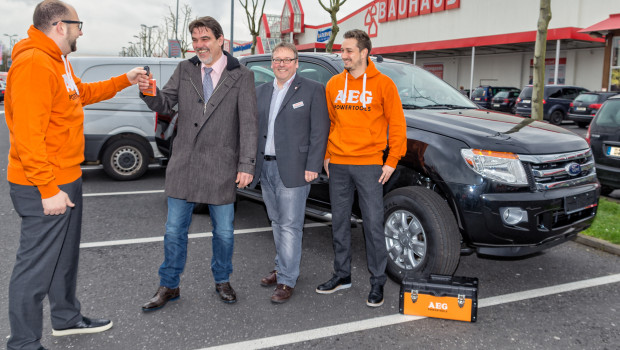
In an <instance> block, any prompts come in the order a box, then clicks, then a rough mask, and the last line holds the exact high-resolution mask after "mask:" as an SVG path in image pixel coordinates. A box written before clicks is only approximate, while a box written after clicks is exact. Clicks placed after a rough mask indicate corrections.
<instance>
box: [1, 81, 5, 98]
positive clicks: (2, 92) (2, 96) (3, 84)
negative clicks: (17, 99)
mask: <svg viewBox="0 0 620 350" xmlns="http://www.w3.org/2000/svg"><path fill="white" fill-rule="evenodd" d="M5 89H6V83H5V82H4V81H2V80H0V102H3V101H4V90H5Z"/></svg>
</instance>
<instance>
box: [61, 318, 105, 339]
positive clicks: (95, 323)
mask: <svg viewBox="0 0 620 350" xmlns="http://www.w3.org/2000/svg"><path fill="white" fill-rule="evenodd" d="M110 328H112V321H110V320H104V319H95V318H87V317H82V320H81V321H80V322H78V323H77V324H76V325H75V326H73V327H70V328H65V329H52V335H53V336H56V337H61V336H63V335H72V334H88V333H99V332H103V331H107V330H108V329H110Z"/></svg>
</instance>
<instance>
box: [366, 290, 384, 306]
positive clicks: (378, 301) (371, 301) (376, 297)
mask: <svg viewBox="0 0 620 350" xmlns="http://www.w3.org/2000/svg"><path fill="white" fill-rule="evenodd" d="M366 305H368V306H370V307H378V306H381V305H383V286H382V285H378V284H373V285H372V286H371V287H370V293H369V294H368V300H366Z"/></svg>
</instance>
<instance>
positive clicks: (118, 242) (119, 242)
mask: <svg viewBox="0 0 620 350" xmlns="http://www.w3.org/2000/svg"><path fill="white" fill-rule="evenodd" d="M329 225H330V222H315V223H311V224H306V225H304V227H305V228H311V227H322V226H329ZM266 231H271V226H268V227H257V228H248V229H243V230H235V231H234V234H235V235H241V234H244V233H254V232H266ZM187 237H188V238H189V239H193V238H204V237H213V232H203V233H190V234H189V235H188V236H187ZM163 240H164V236H159V237H146V238H133V239H121V240H116V241H102V242H89V243H81V244H80V248H99V247H110V246H117V245H128V244H142V243H152V242H161V241H163Z"/></svg>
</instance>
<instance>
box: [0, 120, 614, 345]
mask: <svg viewBox="0 0 620 350" xmlns="http://www.w3.org/2000/svg"><path fill="white" fill-rule="evenodd" d="M0 117H1V118H2V120H4V115H3V114H0ZM8 142H9V141H8V132H7V130H6V125H5V124H4V123H2V125H0V154H1V155H3V156H2V157H0V169H1V173H0V176H1V177H3V178H6V163H7V160H6V154H7V152H8ZM163 183H164V170H163V169H161V168H151V169H149V171H148V172H147V175H146V176H145V177H143V178H142V179H140V180H137V181H132V182H116V181H113V180H111V179H109V178H108V177H107V176H106V175H105V174H104V173H103V170H101V169H89V170H85V172H84V193H85V197H84V224H83V236H82V242H83V243H82V249H81V256H80V275H79V280H78V295H79V298H80V300H81V302H82V310H83V314H84V315H86V316H92V317H109V318H111V319H112V320H113V321H114V323H115V325H114V327H113V328H112V329H111V330H109V331H107V332H104V333H101V334H94V335H82V336H67V337H52V336H51V325H50V322H49V308H48V306H47V305H45V307H44V310H45V317H44V336H43V339H42V342H43V345H44V346H46V347H48V348H50V349H111V350H113V349H119V350H120V349H189V350H192V349H204V348H210V347H218V346H219V347H222V348H233V349H234V348H237V349H252V348H291V347H295V348H302V349H306V348H308V349H310V348H312V349H316V348H335V349H353V348H355V349H376V348H388V347H389V348H397V349H405V348H421V349H471V348H476V349H585V348H594V349H620V345H619V344H620V299H618V297H617V296H618V295H619V294H620V293H619V292H620V257H618V256H616V255H613V254H608V253H605V252H603V251H599V250H597V249H593V248H590V247H587V246H584V245H581V244H577V243H575V242H567V243H565V244H562V245H560V246H557V247H554V248H552V249H549V250H546V251H544V252H542V253H539V254H536V255H534V256H530V257H527V258H521V259H496V258H489V257H482V256H477V255H475V254H473V255H468V256H462V257H461V262H460V265H459V268H458V270H457V272H456V275H459V276H469V277H478V278H479V279H480V291H479V300H480V308H479V310H478V321H477V322H476V323H466V322H458V321H448V320H440V319H429V318H420V317H413V316H402V315H400V314H399V313H398V294H399V285H398V284H396V283H395V282H393V281H388V283H387V284H386V287H385V300H386V301H385V304H384V305H383V306H382V307H380V308H376V309H375V308H368V307H367V306H366V305H365V299H366V296H367V294H368V291H369V284H368V278H369V273H368V271H367V269H366V261H365V254H364V242H363V239H362V235H363V234H362V231H361V227H355V228H354V229H353V262H352V266H353V286H352V288H350V289H347V290H343V291H340V292H338V293H335V294H332V295H319V294H317V293H315V292H314V289H315V288H316V286H317V285H318V284H320V283H322V282H324V281H325V280H326V279H328V278H329V277H330V274H331V266H332V259H333V251H332V246H331V232H330V227H329V223H325V222H319V221H313V220H309V219H308V220H307V221H306V225H307V226H306V229H305V231H304V242H303V257H302V264H301V276H300V279H299V281H298V284H297V287H296V289H295V294H294V296H293V298H292V300H290V301H289V302H288V303H286V304H282V305H274V304H272V303H271V302H270V301H269V297H270V295H271V289H269V288H263V287H261V286H260V285H259V284H258V282H259V280H260V278H261V277H262V276H263V275H264V274H266V273H267V272H269V271H270V270H271V269H272V262H273V254H274V246H273V239H272V236H271V231H270V228H269V223H268V221H267V218H266V213H265V209H264V207H263V205H262V204H261V203H258V202H254V201H250V200H240V201H239V202H238V204H237V211H236V218H235V229H236V231H235V233H236V235H235V253H234V258H233V264H234V271H235V272H234V273H233V276H232V277H231V283H232V285H233V286H234V287H235V289H236V290H237V293H238V296H239V301H238V302H237V303H236V304H232V305H228V304H224V303H222V302H220V301H219V300H218V298H217V296H216V295H215V293H214V291H213V289H214V286H213V278H212V275H211V271H210V268H209V266H210V257H211V253H210V251H211V238H210V235H209V233H210V231H211V225H210V222H209V217H208V215H195V216H194V220H193V223H192V225H191V227H190V233H191V234H192V236H191V237H192V238H191V239H190V241H189V257H188V262H187V268H186V270H185V273H184V274H183V277H182V283H181V298H180V300H179V301H176V302H174V303H170V304H169V305H168V306H166V307H165V308H164V309H162V310H159V311H155V312H152V313H146V314H145V313H142V312H141V311H140V305H141V304H142V303H144V302H145V301H146V300H148V299H149V298H150V297H151V296H152V294H153V293H154V292H155V290H156V288H157V286H158V277H157V267H158V266H159V264H160V263H161V261H162V259H163V242H162V235H163V227H164V223H165V219H166V218H165V217H166V201H165V195H164V194H163V192H162V189H163ZM617 192H618V191H616V193H617ZM614 195H615V194H614ZM0 225H1V226H2V232H3V238H4V242H3V243H4V244H2V245H0V259H1V260H0V261H1V263H0V264H1V265H0V266H1V268H0V281H1V282H0V283H1V285H0V290H4V291H6V290H8V281H9V277H10V273H11V270H12V266H13V263H14V259H15V251H16V249H17V245H18V239H19V218H18V217H17V215H16V214H15V212H14V210H13V206H12V204H11V201H10V198H9V195H8V185H7V183H6V181H0ZM7 305H8V301H7V293H6V292H5V293H0V335H1V336H2V338H1V339H2V341H4V340H6V337H7V336H9V333H10V330H9V325H8V313H7V311H6V310H7Z"/></svg>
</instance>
